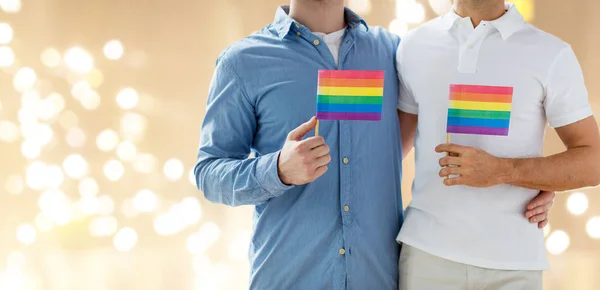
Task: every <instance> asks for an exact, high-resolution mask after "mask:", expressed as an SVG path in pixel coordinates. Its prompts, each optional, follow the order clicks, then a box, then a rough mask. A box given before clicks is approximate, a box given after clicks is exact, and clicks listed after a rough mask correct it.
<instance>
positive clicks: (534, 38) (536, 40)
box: [509, 24, 571, 60]
mask: <svg viewBox="0 0 600 290" xmlns="http://www.w3.org/2000/svg"><path fill="white" fill-rule="evenodd" d="M509 40H514V41H516V42H517V43H519V45H521V46H523V48H524V49H526V50H532V52H535V53H536V54H538V56H543V57H544V59H546V60H552V59H555V58H557V57H558V56H560V55H561V54H562V53H563V52H565V51H570V50H571V46H570V45H569V44H568V43H567V42H565V41H563V40H562V39H560V38H559V37H557V36H555V35H552V34H550V33H548V32H546V31H543V30H541V29H539V28H537V27H535V26H533V25H531V24H526V27H525V28H524V29H522V30H520V31H519V32H517V33H515V35H513V37H511V38H509Z"/></svg>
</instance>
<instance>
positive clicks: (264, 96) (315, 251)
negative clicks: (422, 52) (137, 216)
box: [195, 0, 403, 290]
mask: <svg viewBox="0 0 600 290" xmlns="http://www.w3.org/2000/svg"><path fill="white" fill-rule="evenodd" d="M288 14H289V15H288ZM340 30H343V31H342V32H341V37H340V41H339V54H338V55H337V63H336V59H335V56H334V55H332V53H331V51H330V49H329V48H328V45H329V43H325V40H324V38H327V35H328V34H332V33H336V32H338V31H340ZM311 31H315V32H316V31H318V32H322V33H323V34H322V37H318V36H317V35H315V34H313V32H311ZM338 33H340V32H338ZM399 41H400V39H399V38H398V36H396V35H393V34H390V33H389V32H387V31H385V30H383V29H381V28H379V27H369V26H367V24H366V23H365V22H364V20H362V19H361V18H360V17H359V16H358V15H356V14H354V13H353V12H352V11H350V10H348V9H346V8H344V2H343V1H342V0H334V1H314V0H298V1H291V7H280V8H279V9H278V10H277V12H276V15H275V20H274V21H273V23H272V24H270V25H268V26H267V27H265V28H264V29H262V30H261V31H259V32H257V33H256V34H254V35H252V36H250V37H248V38H246V39H243V40H241V41H239V42H237V43H235V44H234V45H232V46H231V47H229V48H228V49H227V50H225V51H224V52H223V53H222V54H221V55H220V57H219V59H218V61H217V68H216V70H215V74H214V77H213V80H212V82H211V86H210V91H209V96H208V108H207V112H206V117H205V120H204V123H203V126H202V133H201V140H202V141H201V144H200V150H199V152H198V163H197V165H196V168H195V174H196V178H197V182H198V187H199V188H200V189H201V190H202V191H204V195H205V196H206V198H207V199H209V200H210V201H213V202H218V203H223V204H226V205H230V206H239V205H255V206H256V207H255V213H254V227H253V235H252V242H251V246H250V266H251V279H250V284H251V285H250V288H251V289H277V290H283V289H286V290H287V289H301V290H316V289H327V290H330V289H336V290H337V289H378V290H386V289H390V290H391V289H397V288H398V286H397V282H398V281H397V280H398V265H397V264H398V255H399V245H398V244H397V243H396V241H395V236H396V234H397V232H398V230H399V229H400V225H401V223H402V218H403V212H402V211H403V207H402V200H401V195H400V176H401V170H402V167H401V152H402V150H401V148H400V142H399V141H400V134H399V132H400V129H399V124H398V118H397V113H396V107H397V99H398V97H397V96H398V78H397V75H396V68H395V54H396V48H397V47H398V43H399ZM336 52H338V51H336ZM325 69H328V70H335V69H343V70H352V69H358V70H384V71H385V87H384V97H383V112H382V120H381V121H378V122H371V121H320V129H319V134H320V135H321V136H322V137H321V138H319V137H317V138H315V137H312V138H310V137H311V136H314V130H313V127H314V126H315V121H314V120H310V121H309V122H306V121H307V120H309V119H311V117H312V116H314V115H315V109H316V95H317V73H318V70H325ZM305 122H306V123H305ZM302 123H305V124H303V125H301V124H302ZM299 125H301V126H300V127H299ZM297 127H298V128H297ZM294 129H296V130H294ZM309 131H310V132H309ZM290 132H292V133H290ZM288 134H289V135H288ZM303 135H306V137H304V138H303ZM300 139H304V141H300V142H299V140H300ZM323 143H326V145H325V144H323ZM304 147H306V148H308V149H312V150H303V149H306V148H304ZM282 148H283V149H282ZM314 151H318V152H314ZM251 152H252V153H254V155H255V156H256V157H255V158H252V159H247V157H248V155H249V154H250V153H251ZM327 153H329V154H327ZM311 154H315V155H314V156H311ZM328 155H329V156H331V162H329V164H323V162H325V161H329V157H328ZM311 158H312V159H311ZM300 159H303V160H306V162H305V163H308V165H303V166H299V164H300V162H299V160H300ZM278 161H279V166H278ZM278 167H279V170H278ZM327 169H328V170H327ZM325 171H326V172H325ZM319 175H322V176H320V177H319ZM317 177H319V178H317ZM309 182H310V183H309ZM286 183H287V184H290V185H287V184H286Z"/></svg>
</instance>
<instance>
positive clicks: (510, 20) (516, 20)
mask: <svg viewBox="0 0 600 290" xmlns="http://www.w3.org/2000/svg"><path fill="white" fill-rule="evenodd" d="M504 5H505V7H506V13H504V15H502V16H501V17H500V18H498V19H496V20H493V21H490V22H489V23H490V24H491V25H493V26H494V27H495V28H496V29H498V31H499V32H500V35H502V39H504V40H506V39H508V38H509V37H510V36H511V35H513V34H514V33H515V32H517V31H519V30H521V29H523V28H524V27H525V25H526V22H525V19H524V18H523V16H522V15H521V13H519V11H518V10H517V7H516V6H515V4H514V3H505V4H504ZM461 19H463V18H461V17H460V16H459V15H458V14H456V12H454V9H452V10H451V11H450V12H448V13H446V14H445V15H443V16H442V25H443V27H444V28H445V29H447V30H450V29H451V28H452V27H454V24H455V23H456V22H458V21H459V20H461Z"/></svg>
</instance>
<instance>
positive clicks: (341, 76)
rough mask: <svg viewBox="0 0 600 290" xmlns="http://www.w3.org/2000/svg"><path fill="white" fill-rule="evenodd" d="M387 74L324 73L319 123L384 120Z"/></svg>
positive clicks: (319, 98)
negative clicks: (384, 93)
mask: <svg viewBox="0 0 600 290" xmlns="http://www.w3.org/2000/svg"><path fill="white" fill-rule="evenodd" d="M383 77H384V71H367V70H320V71H319V84H318V89H317V119H318V120H368V121H379V120H381V106H382V101H383Z"/></svg>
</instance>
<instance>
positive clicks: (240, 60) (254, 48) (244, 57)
mask: <svg viewBox="0 0 600 290" xmlns="http://www.w3.org/2000/svg"><path fill="white" fill-rule="evenodd" d="M277 37H278V36H277V32H276V31H275V30H274V29H273V28H272V27H271V25H268V26H266V27H264V28H263V29H261V30H259V31H257V32H255V33H253V34H251V35H249V36H247V37H245V38H243V39H240V40H238V41H236V42H234V43H233V44H231V45H230V46H229V47H227V48H226V49H225V50H223V51H222V52H221V53H220V54H219V57H218V58H217V66H225V67H228V68H230V69H233V70H239V69H243V68H244V67H245V66H246V65H247V63H248V62H249V61H251V60H252V59H253V58H255V57H257V56H260V55H264V50H265V49H266V48H267V47H269V46H270V45H269V44H270V43H274V42H276V41H277V40H278V38H277Z"/></svg>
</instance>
